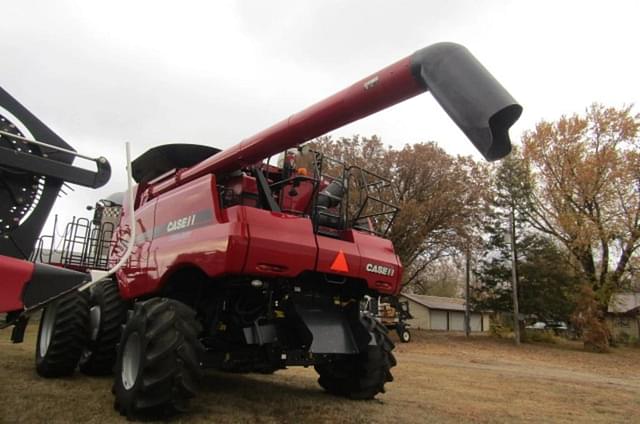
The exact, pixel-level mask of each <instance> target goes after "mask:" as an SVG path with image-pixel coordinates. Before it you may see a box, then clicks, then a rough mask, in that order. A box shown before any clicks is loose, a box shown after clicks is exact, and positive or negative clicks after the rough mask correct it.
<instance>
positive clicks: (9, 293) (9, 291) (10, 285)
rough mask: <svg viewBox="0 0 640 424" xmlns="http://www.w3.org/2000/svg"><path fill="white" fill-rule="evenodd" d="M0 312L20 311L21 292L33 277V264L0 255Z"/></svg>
mask: <svg viewBox="0 0 640 424" xmlns="http://www.w3.org/2000/svg"><path fill="white" fill-rule="evenodd" d="M0 269H1V270H2V279H0V312H9V311H16V310H20V309H22V308H23V307H24V305H23V303H22V292H23V290H24V287H25V286H26V285H27V283H28V282H29V281H30V280H31V276H32V275H33V269H34V264H33V263H32V262H28V261H23V260H20V259H16V258H11V257H9V256H1V255H0Z"/></svg>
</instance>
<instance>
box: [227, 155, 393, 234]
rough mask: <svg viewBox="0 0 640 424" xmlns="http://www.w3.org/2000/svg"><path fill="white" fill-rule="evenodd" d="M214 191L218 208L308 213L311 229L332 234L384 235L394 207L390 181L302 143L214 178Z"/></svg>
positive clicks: (304, 215) (389, 224)
mask: <svg viewBox="0 0 640 424" xmlns="http://www.w3.org/2000/svg"><path fill="white" fill-rule="evenodd" d="M273 163H275V165H274V164H273ZM218 190H219V192H220V197H221V203H222V206H223V207H229V206H233V205H245V206H252V207H257V208H261V209H268V210H271V211H273V212H279V213H285V214H290V215H296V216H302V217H308V218H310V219H311V220H312V221H313V224H314V230H315V232H316V233H319V234H322V235H326V236H330V237H335V238H342V234H343V232H344V231H345V230H349V229H351V228H354V229H357V230H360V231H365V232H368V233H373V234H377V235H384V234H386V232H387V231H388V229H389V227H390V226H391V224H392V223H393V220H394V218H395V216H396V214H397V212H398V211H399V208H398V207H397V206H395V205H396V203H397V198H396V191H395V190H394V188H393V186H392V183H391V181H390V180H388V179H387V178H384V177H382V176H380V175H377V174H374V173H372V172H370V171H367V170H365V169H362V168H360V167H358V166H349V165H347V164H345V163H344V162H342V161H339V160H337V159H333V158H330V157H328V156H326V155H325V154H323V153H322V152H319V151H316V150H313V149H310V148H308V147H307V146H302V147H299V148H297V149H289V150H286V151H284V152H282V153H280V154H279V155H278V156H277V157H276V158H275V159H273V158H271V157H269V158H267V159H266V160H264V161H262V162H260V163H257V164H254V165H253V166H251V167H247V168H243V169H242V170H240V171H237V172H235V173H232V174H229V175H228V176H226V177H225V178H220V179H219V180H218Z"/></svg>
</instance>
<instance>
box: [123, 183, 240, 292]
mask: <svg viewBox="0 0 640 424" xmlns="http://www.w3.org/2000/svg"><path fill="white" fill-rule="evenodd" d="M155 201H157V207H156V208H155V225H154V227H153V230H152V232H151V234H152V242H151V244H150V249H149V260H148V263H147V267H146V269H145V271H144V274H145V277H141V278H137V279H136V281H135V283H133V284H129V287H127V288H125V290H123V292H124V293H123V295H124V296H125V297H127V298H131V297H136V296H140V295H143V294H147V293H151V292H154V291H157V290H158V289H159V288H160V286H161V285H162V283H163V282H164V280H165V278H166V276H167V275H169V274H170V273H171V271H173V270H176V269H179V268H180V267H184V266H197V267H199V268H201V269H202V270H203V271H204V272H205V273H206V274H208V275H209V276H211V277H216V276H220V275H223V274H226V273H239V272H240V271H241V270H242V266H243V264H244V261H245V257H246V249H247V239H248V234H247V231H246V226H245V225H244V224H243V223H242V222H239V221H238V214H237V209H238V208H237V207H235V208H229V209H228V210H227V211H226V212H225V211H221V210H220V207H219V204H218V196H217V190H216V180H215V177H214V176H213V175H206V176H204V177H201V178H199V179H197V180H195V181H193V182H191V183H189V184H187V185H185V186H184V187H181V188H180V189H177V190H173V191H171V192H168V193H164V194H162V195H160V196H159V197H157V198H156V199H155ZM228 218H230V219H228Z"/></svg>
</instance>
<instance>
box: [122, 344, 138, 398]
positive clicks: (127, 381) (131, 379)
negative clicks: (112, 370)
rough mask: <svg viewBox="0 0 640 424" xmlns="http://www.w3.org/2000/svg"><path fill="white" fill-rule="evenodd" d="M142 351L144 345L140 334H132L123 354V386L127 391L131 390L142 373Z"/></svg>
mask: <svg viewBox="0 0 640 424" xmlns="http://www.w3.org/2000/svg"><path fill="white" fill-rule="evenodd" d="M141 351H142V343H141V341H140V335H139V334H138V333H132V334H130V335H129V337H128V338H127V341H126V343H125V345H124V351H123V352H122V373H121V379H122V386H123V387H124V388H125V389H126V390H130V389H131V388H132V387H133V386H134V385H135V384H136V381H137V379H138V372H139V371H140V353H141Z"/></svg>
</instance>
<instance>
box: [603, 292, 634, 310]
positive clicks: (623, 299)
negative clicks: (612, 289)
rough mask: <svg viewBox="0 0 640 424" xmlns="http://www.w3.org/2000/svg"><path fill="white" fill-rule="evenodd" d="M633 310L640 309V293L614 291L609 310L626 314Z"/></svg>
mask: <svg viewBox="0 0 640 424" xmlns="http://www.w3.org/2000/svg"><path fill="white" fill-rule="evenodd" d="M633 310H638V311H640V293H614V295H613V296H611V299H610V300H609V307H608V308H607V312H611V313H614V314H624V313H627V312H632V311H633Z"/></svg>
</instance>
